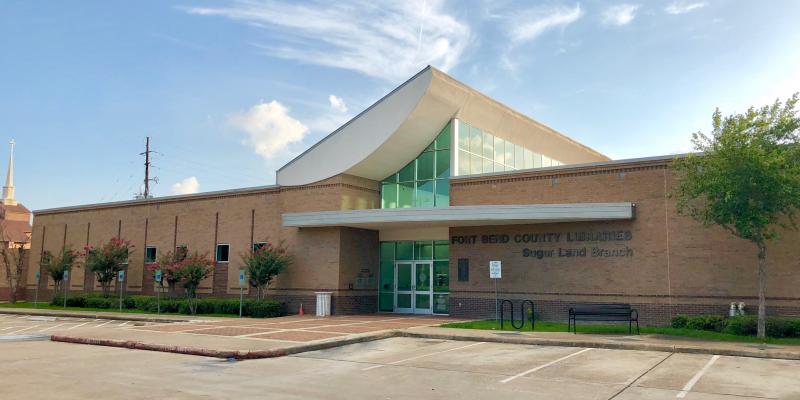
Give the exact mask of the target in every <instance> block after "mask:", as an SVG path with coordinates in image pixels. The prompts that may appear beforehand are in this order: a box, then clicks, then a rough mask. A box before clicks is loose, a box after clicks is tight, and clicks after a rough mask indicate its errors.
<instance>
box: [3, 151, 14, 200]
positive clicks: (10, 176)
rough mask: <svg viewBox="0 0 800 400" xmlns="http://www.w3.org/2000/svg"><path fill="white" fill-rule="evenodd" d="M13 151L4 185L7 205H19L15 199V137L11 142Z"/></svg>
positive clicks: (10, 155) (4, 196) (9, 158)
mask: <svg viewBox="0 0 800 400" xmlns="http://www.w3.org/2000/svg"><path fill="white" fill-rule="evenodd" d="M9 144H10V145H11V153H10V154H9V156H8V173H7V174H6V185H5V186H3V204H4V205H7V206H15V205H17V201H16V200H14V144H15V142H14V139H11V141H10V142H9Z"/></svg>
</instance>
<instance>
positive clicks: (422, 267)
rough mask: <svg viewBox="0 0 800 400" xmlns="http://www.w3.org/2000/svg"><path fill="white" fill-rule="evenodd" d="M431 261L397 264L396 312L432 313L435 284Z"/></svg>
mask: <svg viewBox="0 0 800 400" xmlns="http://www.w3.org/2000/svg"><path fill="white" fill-rule="evenodd" d="M432 272H433V263H432V262H430V261H422V262H419V261H408V262H398V263H396V264H395V282H396V285H395V292H394V293H395V294H394V295H395V301H394V304H395V308H394V311H395V312H399V313H409V314H412V313H413V314H431V313H432V312H433V309H432V308H431V303H432V301H431V300H432V297H433V286H432V285H431V274H432Z"/></svg>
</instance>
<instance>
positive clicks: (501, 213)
mask: <svg viewBox="0 0 800 400" xmlns="http://www.w3.org/2000/svg"><path fill="white" fill-rule="evenodd" d="M633 216H634V204H633V203H571V204H523V205H484V206H451V207H432V208H384V209H369V210H351V211H318V212H304V213H286V214H283V215H282V219H283V226H286V227H297V228H311V227H326V226H347V227H352V228H364V229H386V228H413V227H431V226H447V227H454V226H485V225H523V224H542V223H553V222H578V221H611V220H629V219H633Z"/></svg>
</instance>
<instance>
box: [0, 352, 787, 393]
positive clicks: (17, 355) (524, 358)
mask: <svg viewBox="0 0 800 400" xmlns="http://www.w3.org/2000/svg"><path fill="white" fill-rule="evenodd" d="M0 376H2V377H3V381H4V382H6V384H5V385H4V386H3V392H4V393H5V395H4V397H7V398H25V399H50V398H59V399H76V398H90V397H95V398H104V399H121V398H126V399H129V398H132V399H139V398H140V399H145V398H147V399H150V398H215V399H216V398H225V399H249V398H271V399H300V398H303V399H305V398H317V399H411V398H415V399H423V398H424V399H452V398H456V397H457V398H459V399H487V398H491V399H498V398H503V399H523V398H524V399H531V398H542V399H553V398H565V399H612V398H614V399H681V398H686V399H743V398H744V399H746V398H785V399H800V379H798V377H800V361H790V360H776V359H757V358H742V357H727V356H722V357H719V356H714V355H700V354H673V353H663V352H650V351H628V350H607V349H589V348H575V347H553V346H532V345H514V344H500V343H484V342H460V341H449V340H430V339H412V338H391V339H386V340H378V341H372V342H365V343H359V344H353V345H347V346H342V347H338V348H333V349H328V350H320V351H314V352H308V353H302V354H298V355H295V356H287V357H280V358H271V359H261V360H250V361H241V362H228V361H225V360H220V359H214V358H206V357H197V356H186V355H178V354H168V353H159V352H148V351H139V350H127V349H119V348H109V347H98V346H85V345H73V344H65V343H53V342H49V341H0Z"/></svg>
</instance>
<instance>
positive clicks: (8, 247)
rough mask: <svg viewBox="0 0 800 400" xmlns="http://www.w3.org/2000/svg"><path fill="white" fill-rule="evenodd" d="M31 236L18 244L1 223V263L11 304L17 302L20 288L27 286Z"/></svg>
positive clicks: (2, 222)
mask: <svg viewBox="0 0 800 400" xmlns="http://www.w3.org/2000/svg"><path fill="white" fill-rule="evenodd" d="M29 243H30V234H28V235H27V237H26V241H24V242H16V241H14V240H12V239H11V238H10V237H9V236H8V235H7V234H6V224H5V222H4V221H0V262H2V263H3V270H4V272H5V275H6V284H7V285H8V289H9V293H8V301H9V303H11V304H14V303H16V302H17V295H18V294H19V291H20V287H22V286H23V285H24V284H25V277H24V275H25V259H26V258H27V257H28V254H30V247H29Z"/></svg>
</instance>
